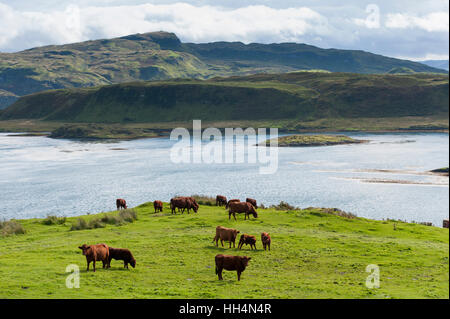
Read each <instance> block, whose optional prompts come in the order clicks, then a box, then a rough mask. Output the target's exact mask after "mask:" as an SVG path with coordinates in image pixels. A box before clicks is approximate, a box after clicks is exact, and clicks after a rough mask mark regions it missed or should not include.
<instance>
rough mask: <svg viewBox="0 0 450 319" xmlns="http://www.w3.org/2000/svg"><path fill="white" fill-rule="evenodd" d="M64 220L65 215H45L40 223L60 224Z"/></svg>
mask: <svg viewBox="0 0 450 319" xmlns="http://www.w3.org/2000/svg"><path fill="white" fill-rule="evenodd" d="M65 222H66V217H57V216H47V217H46V218H45V219H44V220H43V221H42V224H44V225H62V224H64V223H65Z"/></svg>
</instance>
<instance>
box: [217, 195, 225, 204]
mask: <svg viewBox="0 0 450 319" xmlns="http://www.w3.org/2000/svg"><path fill="white" fill-rule="evenodd" d="M223 205H225V206H226V205H227V198H226V197H225V196H222V195H217V196H216V206H223Z"/></svg>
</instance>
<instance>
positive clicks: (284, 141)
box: [258, 135, 367, 147]
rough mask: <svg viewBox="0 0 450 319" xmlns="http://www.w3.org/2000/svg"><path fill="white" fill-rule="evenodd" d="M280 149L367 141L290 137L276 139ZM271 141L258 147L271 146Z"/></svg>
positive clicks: (324, 136) (325, 137) (343, 137)
mask: <svg viewBox="0 0 450 319" xmlns="http://www.w3.org/2000/svg"><path fill="white" fill-rule="evenodd" d="M276 142H277V143H278V144H277V145H278V146H279V147H299V146H330V145H341V144H356V143H365V142H367V141H365V140H358V139H354V138H351V137H348V136H344V135H289V136H282V137H278V138H277V139H276ZM270 143H271V140H266V141H265V142H263V143H260V144H258V145H261V146H270Z"/></svg>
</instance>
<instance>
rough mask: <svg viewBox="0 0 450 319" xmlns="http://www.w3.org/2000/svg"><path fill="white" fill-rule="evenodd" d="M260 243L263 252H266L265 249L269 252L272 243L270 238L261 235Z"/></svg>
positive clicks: (264, 234) (265, 234)
mask: <svg viewBox="0 0 450 319" xmlns="http://www.w3.org/2000/svg"><path fill="white" fill-rule="evenodd" d="M261 241H262V244H263V247H264V250H266V247H268V248H269V250H270V243H271V242H272V239H270V236H269V234H268V233H261Z"/></svg>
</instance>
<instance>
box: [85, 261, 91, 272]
mask: <svg viewBox="0 0 450 319" xmlns="http://www.w3.org/2000/svg"><path fill="white" fill-rule="evenodd" d="M90 263H91V262H90V261H89V260H88V261H87V268H86V271H89V264H90Z"/></svg>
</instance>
